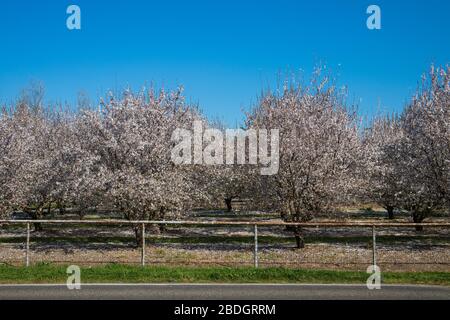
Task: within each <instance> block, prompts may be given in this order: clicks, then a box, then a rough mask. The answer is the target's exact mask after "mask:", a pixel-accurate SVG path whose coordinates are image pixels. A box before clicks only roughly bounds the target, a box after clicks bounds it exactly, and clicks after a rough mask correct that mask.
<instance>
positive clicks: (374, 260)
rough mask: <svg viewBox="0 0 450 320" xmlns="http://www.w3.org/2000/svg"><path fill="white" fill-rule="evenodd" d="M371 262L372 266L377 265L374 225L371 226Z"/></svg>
mask: <svg viewBox="0 0 450 320" xmlns="http://www.w3.org/2000/svg"><path fill="white" fill-rule="evenodd" d="M372 263H373V265H374V266H376V265H377V243H376V234H375V226H372Z"/></svg>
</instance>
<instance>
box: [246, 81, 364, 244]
mask: <svg viewBox="0 0 450 320" xmlns="http://www.w3.org/2000/svg"><path fill="white" fill-rule="evenodd" d="M336 90H337V89H336V88H335V87H334V86H333V85H332V84H330V82H329V80H328V78H326V77H320V76H319V75H318V73H317V74H316V76H315V77H314V79H313V80H312V82H311V85H310V86H309V87H301V86H299V85H293V86H290V87H288V88H285V89H284V90H283V92H281V94H279V95H276V94H272V93H270V92H269V93H267V94H266V95H265V96H263V97H262V99H261V101H260V103H259V104H258V105H257V107H256V108H255V109H254V110H253V111H252V112H251V113H250V114H249V115H248V118H247V124H248V126H249V127H252V128H267V129H272V128H278V129H279V130H280V151H279V152H280V159H279V172H278V174H276V175H273V176H267V177H261V178H260V182H259V185H260V194H261V196H262V198H261V203H265V204H266V205H268V206H269V207H272V208H274V209H276V210H279V212H280V213H281V217H282V218H283V219H284V220H285V221H289V222H305V221H308V220H311V219H313V218H314V217H315V216H316V215H317V214H321V213H326V212H331V211H332V210H333V208H334V206H335V205H337V204H339V203H342V202H345V201H347V200H348V199H349V198H351V194H352V191H353V190H355V189H357V188H358V185H357V182H358V179H357V177H356V176H355V173H356V169H357V167H358V166H359V165H360V164H359V162H360V157H361V152H360V151H361V143H360V140H359V136H358V126H357V124H358V123H357V117H356V113H355V112H354V111H351V110H349V109H348V108H347V107H346V106H345V104H344V102H343V96H342V95H341V94H340V93H338V92H337V91H336ZM294 233H295V238H296V241H297V247H298V248H301V247H303V246H304V239H303V232H302V230H301V228H294Z"/></svg>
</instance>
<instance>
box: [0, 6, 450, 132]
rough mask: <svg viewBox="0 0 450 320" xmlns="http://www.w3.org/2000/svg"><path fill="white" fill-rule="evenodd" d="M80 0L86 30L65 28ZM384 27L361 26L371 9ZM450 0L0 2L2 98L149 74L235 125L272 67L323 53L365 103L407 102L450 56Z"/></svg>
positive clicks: (98, 92) (269, 80)
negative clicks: (34, 85)
mask: <svg viewBox="0 0 450 320" xmlns="http://www.w3.org/2000/svg"><path fill="white" fill-rule="evenodd" d="M70 4H77V5H79V6H80V8H81V19H82V29H81V30H79V31H69V30H68V29H67V28H66V18H67V14H66V8H67V6H68V5H70ZM370 4H377V5H379V6H380V7H381V10H382V29H381V30H379V31H370V30H368V29H367V28H366V19H367V14H366V8H367V6H368V5H370ZM449 14H450V1H445V0H426V1H417V0H414V1H412V0H411V1H406V0H404V1H400V0H396V1H394V0H387V1H384V0H383V1H381V0H374V1H365V0H339V1H337V0H330V1H324V0H315V1H300V0H297V1H294V0H293V1H285V0H281V1H280V0H277V1H275V0H274V1H261V0H260V1H257V0H255V1H245V0H241V1H235V0H227V1H213V0H209V1H187V0H184V1H151V0H148V1H137V0H126V1H121V0H118V1H113V0H110V1H93V0H71V1H64V0H56V1H45V0H41V1H23V0H15V1H12V0H11V1H1V3H0V40H1V41H0V102H3V103H4V102H10V101H12V100H13V99H15V98H16V97H17V96H18V95H19V93H20V91H21V89H23V88H24V87H26V86H27V85H28V84H29V82H30V81H31V80H40V81H42V82H43V83H44V84H45V86H46V91H47V98H48V99H49V100H52V101H65V100H67V101H70V102H73V101H75V98H76V96H77V93H78V92H79V91H84V92H87V93H88V94H89V96H90V98H91V99H92V100H94V101H96V100H97V99H98V97H100V96H102V95H104V93H105V92H106V91H107V90H109V89H113V90H114V89H120V88H124V87H126V86H131V87H132V88H133V89H135V90H137V89H139V88H140V87H141V86H143V85H144V84H145V83H150V82H153V83H155V84H156V85H157V86H162V85H164V86H165V87H168V88H174V87H176V85H178V84H183V85H184V87H185V94H186V96H187V97H188V98H189V99H190V100H191V101H194V102H198V103H199V104H200V106H201V108H202V109H203V110H204V111H205V112H206V113H207V114H208V115H210V116H211V115H217V116H218V117H220V118H222V119H224V120H225V121H227V122H228V124H229V125H230V126H234V125H235V124H236V123H237V122H238V121H240V120H241V118H242V115H241V113H240V111H241V109H242V108H248V107H249V106H251V104H252V103H254V102H255V100H256V97H257V95H258V94H259V93H260V91H261V89H264V88H267V86H268V85H271V86H272V87H274V86H275V85H276V79H277V74H279V73H280V72H281V73H283V72H285V71H286V70H290V71H294V72H296V71H298V70H304V73H305V74H306V75H309V74H310V73H311V71H312V69H313V67H314V65H317V64H319V63H320V62H324V63H326V65H327V66H328V67H329V68H331V69H333V70H334V71H335V73H336V74H338V75H339V84H342V85H344V84H345V85H348V87H349V90H350V97H351V98H352V99H354V100H355V101H360V111H361V113H362V114H370V113H372V112H374V111H375V110H376V108H377V105H378V103H380V104H381V106H382V108H383V110H387V111H394V110H400V109H401V108H402V107H403V105H404V103H405V101H406V100H407V99H408V98H409V97H410V96H411V95H412V94H413V93H414V90H415V88H416V86H417V83H418V81H419V80H420V76H421V74H422V73H423V72H425V71H426V70H427V68H428V67H429V65H430V64H431V63H435V64H437V65H439V64H440V65H442V64H446V63H449V62H450V27H449V22H448V17H449Z"/></svg>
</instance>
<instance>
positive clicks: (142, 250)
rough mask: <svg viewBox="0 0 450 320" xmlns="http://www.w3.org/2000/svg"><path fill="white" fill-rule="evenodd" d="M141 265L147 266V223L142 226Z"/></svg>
mask: <svg viewBox="0 0 450 320" xmlns="http://www.w3.org/2000/svg"><path fill="white" fill-rule="evenodd" d="M141 246H142V248H141V265H142V266H143V267H144V266H145V223H143V224H142V244H141Z"/></svg>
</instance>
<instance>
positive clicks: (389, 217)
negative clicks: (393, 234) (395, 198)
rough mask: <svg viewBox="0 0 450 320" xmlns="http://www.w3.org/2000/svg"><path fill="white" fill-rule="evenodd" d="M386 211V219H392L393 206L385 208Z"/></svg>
mask: <svg viewBox="0 0 450 320" xmlns="http://www.w3.org/2000/svg"><path fill="white" fill-rule="evenodd" d="M386 210H387V213H388V219H390V220H392V219H394V207H393V206H386Z"/></svg>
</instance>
